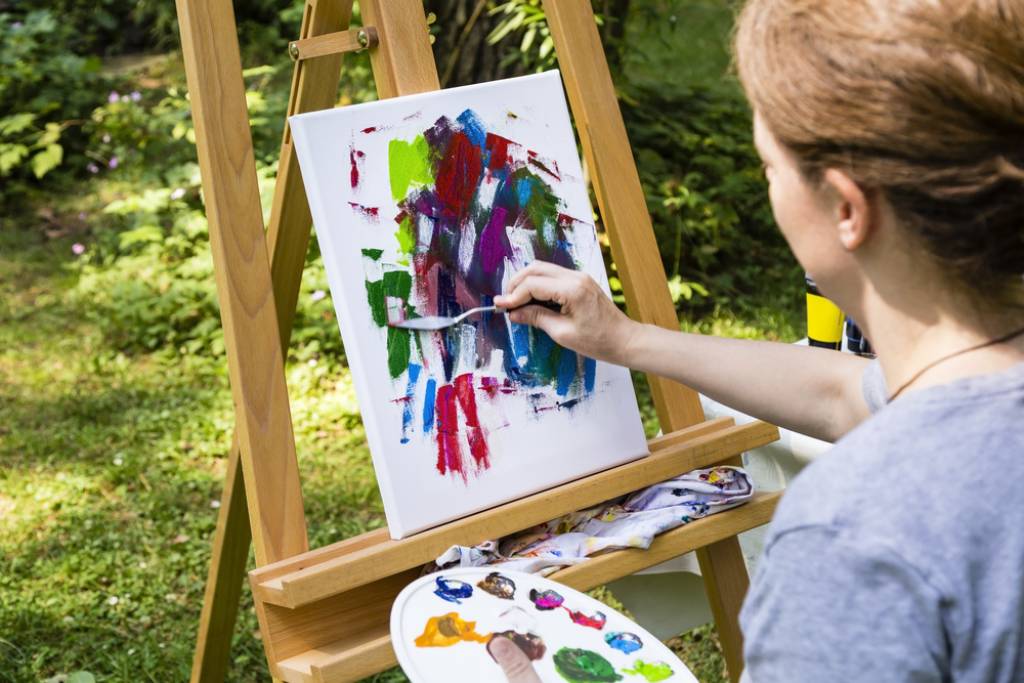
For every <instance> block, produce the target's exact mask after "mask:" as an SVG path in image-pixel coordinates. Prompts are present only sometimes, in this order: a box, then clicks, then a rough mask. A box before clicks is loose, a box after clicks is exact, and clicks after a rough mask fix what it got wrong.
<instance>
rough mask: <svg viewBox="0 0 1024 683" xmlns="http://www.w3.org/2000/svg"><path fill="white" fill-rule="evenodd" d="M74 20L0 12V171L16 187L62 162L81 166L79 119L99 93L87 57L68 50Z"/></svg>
mask: <svg viewBox="0 0 1024 683" xmlns="http://www.w3.org/2000/svg"><path fill="white" fill-rule="evenodd" d="M73 31H74V26H73V25H71V24H68V23H67V22H62V21H58V20H57V19H56V18H55V16H54V15H53V14H51V13H50V12H49V11H47V10H33V11H31V12H28V13H27V14H25V15H24V16H22V17H20V18H15V17H14V15H12V14H7V13H0V178H2V179H3V180H4V183H3V190H2V194H4V195H8V197H10V196H11V195H15V194H17V193H18V192H19V191H21V190H23V189H25V187H26V185H28V186H31V185H32V184H34V182H35V181H38V180H39V179H40V178H42V177H43V176H45V175H47V174H48V173H50V172H51V171H52V170H53V169H54V168H56V167H58V166H59V165H61V164H62V163H63V164H64V165H66V166H67V165H69V164H71V165H72V166H73V165H74V164H76V163H79V164H81V165H82V166H84V162H83V161H82V157H81V151H82V149H83V146H84V145H83V143H84V135H83V134H82V132H81V124H82V123H84V121H85V119H86V117H88V115H89V112H91V111H92V109H93V107H95V106H96V105H97V104H99V102H100V101H102V97H103V96H104V94H105V93H106V87H105V86H106V83H107V79H105V78H104V77H103V76H101V75H100V62H99V60H98V59H97V58H95V57H81V56H78V55H75V54H72V53H70V52H68V50H67V49H66V47H65V45H66V41H67V40H68V39H69V38H70V36H71V34H72V33H73Z"/></svg>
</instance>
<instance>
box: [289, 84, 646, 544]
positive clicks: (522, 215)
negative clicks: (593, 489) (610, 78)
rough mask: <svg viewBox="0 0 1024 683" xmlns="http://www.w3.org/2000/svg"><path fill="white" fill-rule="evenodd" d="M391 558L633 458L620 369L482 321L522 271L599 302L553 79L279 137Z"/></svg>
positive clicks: (339, 116)
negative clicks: (403, 543)
mask: <svg viewBox="0 0 1024 683" xmlns="http://www.w3.org/2000/svg"><path fill="white" fill-rule="evenodd" d="M289 123H290V125H291V129H292V135H293V137H294V141H295V149H296V152H297V154H298V158H299V163H300V166H301V169H302V176H303V180H304V183H305V186H306V194H307V196H308V198H309V204H310V208H311V210H312V215H313V222H314V225H315V227H316V234H317V239H318V240H319V243H320V250H321V252H322V254H323V260H324V265H325V268H326V270H327V276H328V281H329V283H330V288H331V296H332V298H333V301H334V305H335V308H336V310H337V313H338V323H339V326H340V328H341V333H342V338H343V341H344V344H345V351H346V355H347V357H348V362H349V366H350V367H351V370H352V376H353V382H354V385H355V389H356V395H357V397H358V400H359V405H360V409H361V412H362V415H363V423H364V425H365V428H366V436H367V440H368V442H369V447H370V451H371V453H372V456H373V463H374V469H375V470H376V473H377V480H378V483H379V485H380V490H381V495H382V498H383V501H384V509H385V514H386V516H387V521H388V527H389V529H390V531H391V535H392V536H393V537H394V538H402V537H404V536H407V535H409V534H411V533H414V532H416V531H420V530H423V529H426V528H429V527H431V526H435V525H437V524H440V523H442V522H445V521H449V520H452V519H456V518H458V517H462V516H465V515H467V514H470V513H472V512H476V511H479V510H483V509H486V508H488V507H492V506H494V505H497V504H499V503H502V502H506V501H509V500H514V499H516V498H521V497H523V496H525V495H528V494H530V493H534V492H537V491H540V490H543V489H546V488H550V487H552V486H555V485H557V484H560V483H563V482H566V481H569V480H572V479H576V478H579V477H581V476H584V475H587V474H590V473H593V472H596V471H599V470H603V469H607V468H609V467H612V466H615V465H619V464H622V463H624V462H627V461H630V460H633V459H635V458H637V457H640V456H642V455H645V454H646V453H647V444H646V440H645V438H644V434H643V430H642V426H641V421H640V414H639V410H638V408H637V403H636V396H635V394H634V391H633V385H632V382H631V380H630V376H629V372H628V371H627V370H626V369H625V368H621V367H617V366H613V365H609V364H605V363H595V362H594V361H592V360H590V359H584V358H582V357H579V356H577V355H576V354H574V353H572V352H570V351H567V350H564V349H560V348H559V347H557V346H555V345H554V344H553V342H551V341H550V338H548V337H547V336H546V335H544V334H543V333H540V332H539V331H537V330H533V329H531V328H528V327H525V326H519V325H511V324H510V323H509V322H508V320H507V318H506V317H505V316H503V315H498V314H484V315H482V316H477V317H475V318H471V319H469V320H467V321H466V322H464V323H462V324H460V325H457V326H455V327H452V328H449V329H448V330H446V331H444V332H408V331H398V330H396V329H394V328H391V327H388V326H387V321H388V320H389V319H392V320H393V319H396V318H400V317H403V316H404V317H419V316H427V315H438V314H441V315H454V314H457V313H459V312H461V311H463V310H467V309H469V308H472V307H473V306H476V305H481V304H484V305H486V304H489V303H490V301H491V298H492V297H493V296H494V295H495V294H498V293H501V291H502V290H503V289H504V285H505V284H506V283H507V282H508V280H509V279H510V278H511V277H512V275H513V273H515V272H516V271H517V270H519V269H521V268H522V267H524V266H525V265H526V264H527V263H529V262H530V261H532V260H533V259H535V258H541V259H544V260H547V261H552V262H555V263H560V264H562V265H566V266H568V267H576V268H579V269H581V270H583V271H585V272H587V273H589V274H591V275H592V276H593V277H594V278H595V279H596V280H597V281H598V282H599V283H600V284H601V286H602V287H604V289H605V291H606V292H608V280H607V277H606V275H605V272H604V264H603V261H602V258H601V252H600V248H599V245H598V242H597V238H596V234H595V231H594V225H593V212H592V209H591V206H590V201H589V198H588V196H587V191H586V188H585V186H584V183H583V180H582V172H581V169H580V162H579V157H578V156H577V152H576V146H575V140H574V137H573V132H572V128H571V126H570V122H569V113H568V108H567V107H566V103H565V97H564V94H563V92H562V85H561V80H560V77H559V74H558V72H557V71H552V72H547V73H544V74H538V75H533V76H524V77H521V78H516V79H510V80H506V81H498V82H494V83H485V84H479V85H471V86H466V87H461V88H452V89H448V90H443V91H438V92H432V93H425V94H420V95H413V96H409V97H402V98H396V99H391V100H384V101H380V102H372V103H367V104H362V105H356V106H349V107H344V108H340V109H334V110H328V111H323V112H315V113H310V114H303V115H299V116H293V117H291V119H290V120H289Z"/></svg>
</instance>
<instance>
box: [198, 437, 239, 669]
mask: <svg viewBox="0 0 1024 683" xmlns="http://www.w3.org/2000/svg"><path fill="white" fill-rule="evenodd" d="M251 541H252V532H251V530H250V529H249V513H248V511H247V510H246V507H245V483H244V481H243V480H242V467H241V458H240V457H239V451H238V439H237V437H236V438H235V439H234V440H233V441H232V443H231V454H230V455H229V456H228V471H227V475H226V476H225V478H224V491H223V493H222V494H221V497H220V514H219V515H218V516H217V530H216V531H215V532H214V536H213V556H212V557H211V559H210V573H209V575H208V576H207V578H206V594H205V595H204V596H203V611H202V614H201V615H200V617H199V636H198V638H197V640H196V652H195V656H194V658H193V659H192V677H191V681H192V683H212V682H218V683H219V681H223V680H224V677H225V675H226V674H227V668H228V657H229V655H230V654H231V637H232V635H233V634H234V630H235V616H236V615H237V613H238V602H239V600H240V599H241V596H242V579H243V578H244V576H245V562H246V560H247V559H248V557H249V546H250V543H251Z"/></svg>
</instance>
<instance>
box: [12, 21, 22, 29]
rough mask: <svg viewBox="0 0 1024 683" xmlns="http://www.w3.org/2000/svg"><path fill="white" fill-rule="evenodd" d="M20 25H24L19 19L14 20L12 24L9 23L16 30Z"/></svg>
mask: <svg viewBox="0 0 1024 683" xmlns="http://www.w3.org/2000/svg"><path fill="white" fill-rule="evenodd" d="M22 26H24V24H22V23H21V22H20V21H16V22H14V23H13V24H11V28H13V29H14V30H18V29H19V28H21V27H22Z"/></svg>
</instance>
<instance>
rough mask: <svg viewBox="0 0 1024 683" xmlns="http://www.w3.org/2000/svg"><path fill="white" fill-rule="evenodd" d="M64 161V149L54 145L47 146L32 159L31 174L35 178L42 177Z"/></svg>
mask: <svg viewBox="0 0 1024 683" xmlns="http://www.w3.org/2000/svg"><path fill="white" fill-rule="evenodd" d="M63 159H64V148H63V147H61V146H60V145H58V144H56V143H54V144H51V145H47V146H46V149H44V150H43V151H42V152H39V153H38V154H36V155H35V156H34V157H32V172H33V173H34V174H35V176H36V178H42V177H43V176H44V175H46V174H47V173H49V172H50V171H52V170H53V169H55V168H56V167H57V166H59V165H60V162H61V161H62V160H63Z"/></svg>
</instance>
